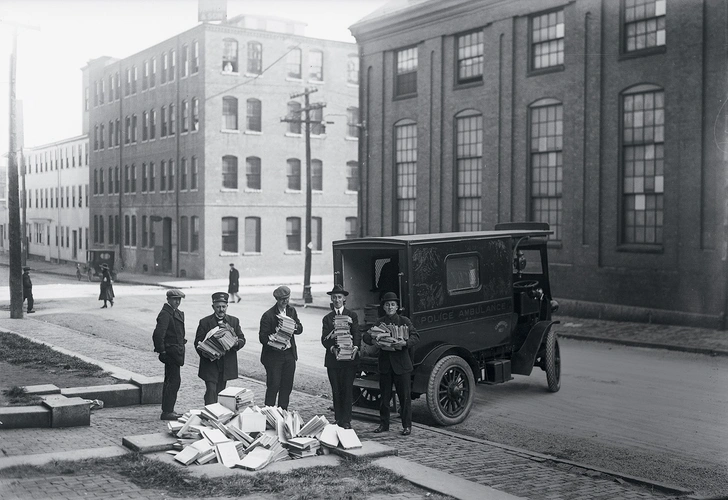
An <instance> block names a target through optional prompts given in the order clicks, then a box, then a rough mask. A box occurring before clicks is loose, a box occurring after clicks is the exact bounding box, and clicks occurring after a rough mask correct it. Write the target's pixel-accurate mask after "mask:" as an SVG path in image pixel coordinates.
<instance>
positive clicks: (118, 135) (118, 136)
mask: <svg viewBox="0 0 728 500" xmlns="http://www.w3.org/2000/svg"><path fill="white" fill-rule="evenodd" d="M114 135H115V136H116V140H115V141H114V142H115V143H116V145H117V146H121V120H120V119H119V118H117V119H116V125H115V126H114ZM78 161H79V163H81V160H80V159H79V160H78ZM86 164H88V158H86Z"/></svg>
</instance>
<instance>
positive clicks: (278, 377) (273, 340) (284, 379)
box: [258, 286, 303, 409]
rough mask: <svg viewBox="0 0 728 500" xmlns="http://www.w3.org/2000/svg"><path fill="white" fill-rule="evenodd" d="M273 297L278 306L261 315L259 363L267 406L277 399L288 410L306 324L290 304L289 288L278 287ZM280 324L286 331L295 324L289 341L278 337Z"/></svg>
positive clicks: (273, 404) (272, 404)
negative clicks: (300, 338)
mask: <svg viewBox="0 0 728 500" xmlns="http://www.w3.org/2000/svg"><path fill="white" fill-rule="evenodd" d="M273 297H274V298H275V299H276V303H275V305H274V306H273V307H271V308H270V309H268V310H267V311H266V312H264V313H263V316H261V318H260V331H259V332H258V338H259V340H260V343H261V344H263V351H262V352H261V353H260V362H261V363H263V366H265V374H266V376H265V385H266V390H265V405H266V406H275V405H276V398H278V406H280V407H281V408H283V409H288V402H289V399H290V397H291V391H292V390H293V375H294V374H295V372H296V361H297V360H298V352H297V351H296V335H300V334H301V333H303V325H302V324H301V322H300V321H299V320H298V314H296V309H295V308H293V307H292V306H290V305H289V304H288V301H289V299H290V298H291V289H290V288H288V287H287V286H279V287H278V288H276V289H275V290H274V291H273ZM279 316H280V318H279ZM285 318H290V319H288V320H287V319H285ZM279 325H280V326H282V327H283V328H284V329H285V330H288V329H289V328H288V326H286V325H289V326H290V325H293V327H292V332H291V333H292V334H291V335H290V339H286V340H285V341H281V338H282V337H285V335H280V334H278V335H277V333H278V330H279Z"/></svg>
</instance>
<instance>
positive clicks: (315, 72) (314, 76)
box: [308, 50, 324, 82]
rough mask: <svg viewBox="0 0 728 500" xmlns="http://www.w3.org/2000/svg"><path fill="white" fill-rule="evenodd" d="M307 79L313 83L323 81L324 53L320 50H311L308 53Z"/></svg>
mask: <svg viewBox="0 0 728 500" xmlns="http://www.w3.org/2000/svg"><path fill="white" fill-rule="evenodd" d="M308 66H309V71H308V79H309V80H313V81H315V82H323V81H324V53H323V52H321V51H320V50H311V51H309V53H308Z"/></svg>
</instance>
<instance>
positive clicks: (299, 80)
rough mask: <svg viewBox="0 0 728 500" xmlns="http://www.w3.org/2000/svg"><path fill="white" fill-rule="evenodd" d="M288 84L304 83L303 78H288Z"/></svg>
mask: <svg viewBox="0 0 728 500" xmlns="http://www.w3.org/2000/svg"><path fill="white" fill-rule="evenodd" d="M286 81H287V82H296V83H303V78H293V77H291V76H287V77H286Z"/></svg>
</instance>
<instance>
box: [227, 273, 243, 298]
mask: <svg viewBox="0 0 728 500" xmlns="http://www.w3.org/2000/svg"><path fill="white" fill-rule="evenodd" d="M228 283H229V284H228V293H238V290H239V289H240V273H239V272H238V270H237V269H235V268H234V267H232V268H230V275H229V276H228Z"/></svg>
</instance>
